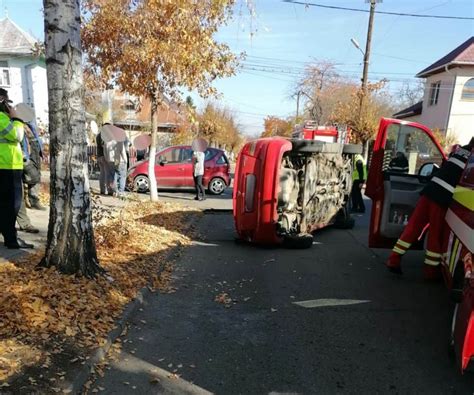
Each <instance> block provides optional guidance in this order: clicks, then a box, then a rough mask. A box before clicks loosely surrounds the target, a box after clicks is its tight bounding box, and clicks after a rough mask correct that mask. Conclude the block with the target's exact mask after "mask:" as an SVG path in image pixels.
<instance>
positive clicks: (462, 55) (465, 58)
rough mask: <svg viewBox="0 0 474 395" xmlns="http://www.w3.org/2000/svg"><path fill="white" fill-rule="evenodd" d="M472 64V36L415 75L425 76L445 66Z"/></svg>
mask: <svg viewBox="0 0 474 395" xmlns="http://www.w3.org/2000/svg"><path fill="white" fill-rule="evenodd" d="M454 65H456V66H462V65H464V66H465V65H468V66H474V36H472V37H470V38H469V39H467V40H466V41H465V42H463V43H462V44H461V45H460V46H458V47H457V48H455V49H453V50H452V51H451V52H450V53H448V54H447V55H446V56H443V57H442V58H441V59H439V60H437V61H436V62H434V63H433V64H432V65H431V66H428V67H427V68H425V69H423V70H421V71H420V72H419V73H418V74H417V75H416V77H418V78H425V77H428V76H430V75H432V74H436V73H439V72H440V71H443V70H444V68H445V67H446V66H454Z"/></svg>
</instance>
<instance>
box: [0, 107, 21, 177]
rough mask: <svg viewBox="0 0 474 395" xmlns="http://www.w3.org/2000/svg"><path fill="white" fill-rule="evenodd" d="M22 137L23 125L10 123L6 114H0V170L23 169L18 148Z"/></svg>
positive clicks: (19, 148) (15, 122)
mask: <svg viewBox="0 0 474 395" xmlns="http://www.w3.org/2000/svg"><path fill="white" fill-rule="evenodd" d="M23 135H24V127H23V123H22V122H20V121H16V120H15V121H11V120H10V117H9V116H8V115H7V114H5V113H4V112H0V169H4V170H22V169H23V153H22V151H21V146H20V143H21V141H22V140H23Z"/></svg>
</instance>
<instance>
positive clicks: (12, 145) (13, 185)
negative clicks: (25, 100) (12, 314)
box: [0, 88, 33, 249]
mask: <svg viewBox="0 0 474 395" xmlns="http://www.w3.org/2000/svg"><path fill="white" fill-rule="evenodd" d="M9 103H11V100H9V99H8V92H7V91H6V90H5V89H3V88H0V213H1V215H2V219H1V221H0V231H1V233H2V235H3V239H4V243H5V247H7V248H10V249H18V248H33V245H32V244H28V243H25V242H24V241H23V240H21V239H18V238H17V235H16V229H15V222H16V216H17V214H18V211H19V210H20V205H21V201H22V200H23V185H22V173H23V153H22V150H21V147H20V142H21V141H22V140H23V135H24V127H23V121H22V120H20V119H18V116H17V113H16V111H15V110H14V109H13V108H11V107H10V105H9Z"/></svg>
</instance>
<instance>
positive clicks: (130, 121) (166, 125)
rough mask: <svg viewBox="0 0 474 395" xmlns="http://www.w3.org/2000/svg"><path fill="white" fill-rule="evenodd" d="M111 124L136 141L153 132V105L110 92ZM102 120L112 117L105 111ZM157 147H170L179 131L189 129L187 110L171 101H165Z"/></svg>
mask: <svg viewBox="0 0 474 395" xmlns="http://www.w3.org/2000/svg"><path fill="white" fill-rule="evenodd" d="M111 96H112V109H111V110H112V115H111V117H112V122H113V124H114V125H116V126H118V127H120V128H122V129H124V130H125V132H126V134H127V135H128V137H129V139H130V140H131V141H133V139H134V138H135V137H136V136H138V135H140V134H142V133H149V132H150V130H151V103H150V100H148V99H147V98H146V97H141V98H139V97H136V96H133V95H130V94H128V93H126V92H120V91H118V90H116V91H113V92H111ZM102 116H103V117H105V118H107V117H110V115H109V113H108V111H106V112H105V113H104V114H103V115H102ZM156 120H157V130H158V147H166V146H168V145H170V144H171V141H172V137H173V136H174V134H175V132H176V130H177V129H178V128H180V127H190V125H189V121H188V119H187V113H186V110H184V108H182V107H181V106H179V105H178V104H177V103H175V102H174V101H172V100H169V99H168V98H166V97H163V98H162V100H161V103H160V105H159V106H158V110H157V114H156Z"/></svg>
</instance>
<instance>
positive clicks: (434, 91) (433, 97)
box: [430, 81, 441, 106]
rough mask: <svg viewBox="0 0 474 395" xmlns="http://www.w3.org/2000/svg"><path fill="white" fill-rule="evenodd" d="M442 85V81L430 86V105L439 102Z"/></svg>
mask: <svg viewBox="0 0 474 395" xmlns="http://www.w3.org/2000/svg"><path fill="white" fill-rule="evenodd" d="M440 87H441V81H438V82H435V83H433V84H431V86H430V106H435V105H436V104H438V98H439V89H440Z"/></svg>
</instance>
